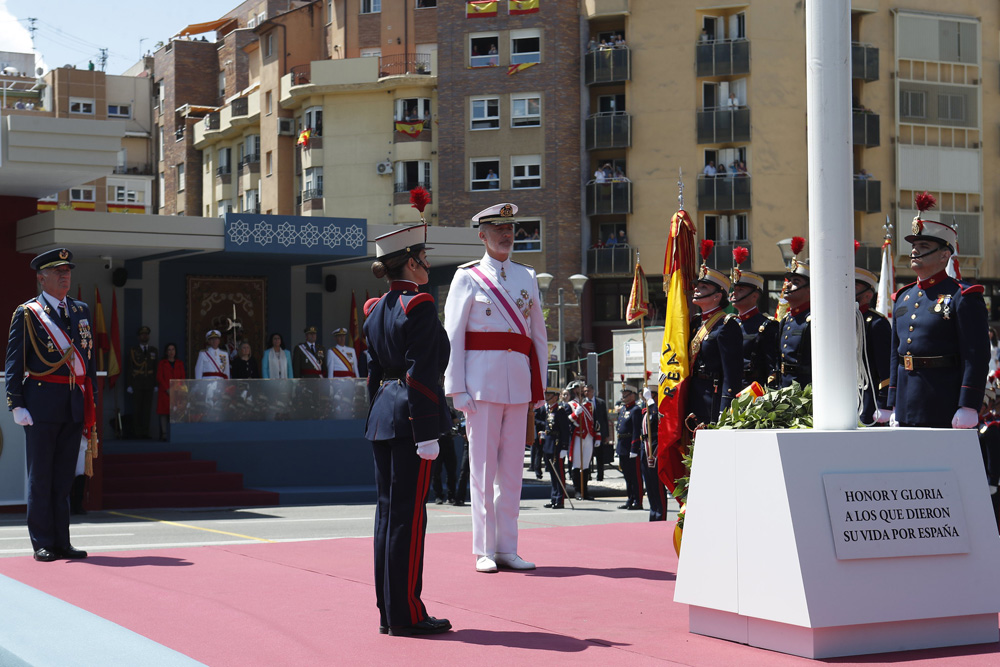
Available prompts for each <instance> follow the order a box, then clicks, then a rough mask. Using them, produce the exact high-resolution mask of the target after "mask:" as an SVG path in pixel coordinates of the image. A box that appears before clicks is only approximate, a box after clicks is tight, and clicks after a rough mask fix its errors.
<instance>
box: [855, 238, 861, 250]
mask: <svg viewBox="0 0 1000 667" xmlns="http://www.w3.org/2000/svg"><path fill="white" fill-rule="evenodd" d="M860 249H861V244H860V243H858V240H857V239H854V252H857V251H858V250H860Z"/></svg>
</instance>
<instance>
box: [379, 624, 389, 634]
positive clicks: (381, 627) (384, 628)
mask: <svg viewBox="0 0 1000 667" xmlns="http://www.w3.org/2000/svg"><path fill="white" fill-rule="evenodd" d="M378 633H379V634H380V635H387V634H389V626H388V625H379V626H378Z"/></svg>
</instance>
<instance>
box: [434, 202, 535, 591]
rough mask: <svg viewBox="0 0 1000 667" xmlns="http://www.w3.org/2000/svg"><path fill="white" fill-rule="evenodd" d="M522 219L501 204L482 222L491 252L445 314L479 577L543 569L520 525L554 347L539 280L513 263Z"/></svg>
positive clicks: (450, 388)
mask: <svg viewBox="0 0 1000 667" xmlns="http://www.w3.org/2000/svg"><path fill="white" fill-rule="evenodd" d="M515 214H517V206H515V205H514V204H497V205H496V206H491V207H490V208H488V209H485V210H483V211H480V212H479V213H477V214H476V215H475V216H473V218H472V223H473V225H474V226H475V227H478V228H479V239H480V240H481V241H482V242H483V243H484V244H485V246H486V253H485V254H484V255H483V258H482V259H480V260H478V261H475V262H469V263H468V264H463V265H462V266H460V267H459V268H458V270H457V271H456V272H455V277H454V278H453V279H452V281H451V287H450V288H449V290H448V300H447V301H446V302H445V306H444V326H445V329H446V330H447V332H448V338H449V339H450V340H451V360H450V362H449V363H448V370H447V371H446V372H445V380H444V386H445V391H446V392H447V394H448V396H451V397H452V398H453V399H454V402H455V408H456V409H458V410H461V411H462V412H464V413H465V414H466V429H467V432H468V436H469V468H470V471H471V477H472V480H471V484H472V486H471V489H472V551H473V553H474V554H475V556H476V570H477V571H478V572H496V570H497V567H498V566H499V567H502V568H508V569H513V570H532V569H534V568H535V565H534V564H533V563H529V562H527V561H525V560H523V559H522V558H521V557H520V556H518V555H517V516H518V512H519V510H520V500H521V482H522V477H523V468H524V446H525V444H526V443H527V441H528V438H529V437H530V434H531V432H532V431H533V430H534V429H533V426H534V424H532V423H529V421H528V420H529V419H531V418H532V413H531V411H532V407H533V406H535V405H538V404H540V403H539V402H540V401H542V400H543V398H544V392H543V387H544V386H545V385H543V384H542V378H543V377H545V360H546V359H548V343H547V342H546V331H545V320H544V317H543V315H542V306H541V301H540V299H539V297H538V282H537V280H536V278H535V271H534V269H532V268H531V267H529V266H525V265H524V264H518V263H517V262H512V261H511V260H510V254H511V251H512V250H513V247H514V216H515Z"/></svg>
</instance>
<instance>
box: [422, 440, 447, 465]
mask: <svg viewBox="0 0 1000 667" xmlns="http://www.w3.org/2000/svg"><path fill="white" fill-rule="evenodd" d="M440 451H441V447H440V445H438V441H437V440H424V441H423V442H418V443H417V456H419V457H420V458H422V459H427V460H428V461H433V460H434V459H436V458H437V457H438V453H439V452H440Z"/></svg>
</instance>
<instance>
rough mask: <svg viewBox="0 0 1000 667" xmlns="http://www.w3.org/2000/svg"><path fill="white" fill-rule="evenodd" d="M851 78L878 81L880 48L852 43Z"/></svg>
mask: <svg viewBox="0 0 1000 667" xmlns="http://www.w3.org/2000/svg"><path fill="white" fill-rule="evenodd" d="M851 78H852V79H861V80H862V81H878V48H877V47H874V46H871V45H870V44H860V43H858V42H852V43H851Z"/></svg>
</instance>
